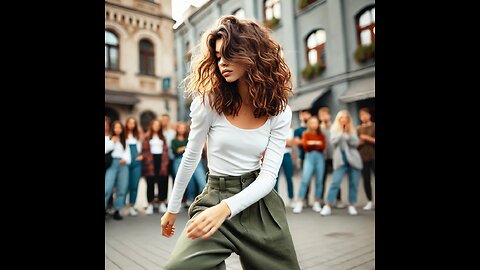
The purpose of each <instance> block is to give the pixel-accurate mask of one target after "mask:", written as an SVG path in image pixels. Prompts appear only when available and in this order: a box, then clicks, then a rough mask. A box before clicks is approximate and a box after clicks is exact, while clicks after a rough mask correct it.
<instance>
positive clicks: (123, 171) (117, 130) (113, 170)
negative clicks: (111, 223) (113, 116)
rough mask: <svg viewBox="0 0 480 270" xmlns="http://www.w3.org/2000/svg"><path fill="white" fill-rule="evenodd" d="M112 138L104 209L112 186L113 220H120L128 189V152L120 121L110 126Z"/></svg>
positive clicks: (106, 176) (123, 129) (106, 175)
mask: <svg viewBox="0 0 480 270" xmlns="http://www.w3.org/2000/svg"><path fill="white" fill-rule="evenodd" d="M112 129H113V136H112V138H111V141H112V142H113V143H114V148H113V152H112V165H110V167H109V168H108V169H107V172H106V173H105V209H106V208H107V203H108V199H109V198H110V196H111V195H112V191H113V186H115V187H116V189H115V190H116V191H115V192H116V193H115V201H114V203H113V207H114V208H115V213H114V214H113V218H114V219H115V220H121V219H122V216H121V214H120V211H121V210H122V208H123V207H124V206H125V194H126V193H127V188H128V165H129V164H130V160H131V159H130V150H129V147H128V144H126V140H125V128H124V127H123V125H122V123H121V122H120V121H115V122H113V124H112Z"/></svg>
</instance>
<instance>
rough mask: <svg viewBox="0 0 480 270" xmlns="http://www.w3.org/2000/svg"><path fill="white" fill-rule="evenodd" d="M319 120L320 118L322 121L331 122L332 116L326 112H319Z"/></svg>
mask: <svg viewBox="0 0 480 270" xmlns="http://www.w3.org/2000/svg"><path fill="white" fill-rule="evenodd" d="M318 118H320V120H321V121H324V122H330V114H329V113H328V112H326V111H320V112H318Z"/></svg>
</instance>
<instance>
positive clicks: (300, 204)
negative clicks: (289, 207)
mask: <svg viewBox="0 0 480 270" xmlns="http://www.w3.org/2000/svg"><path fill="white" fill-rule="evenodd" d="M302 210H303V202H297V204H295V208H293V213H294V214H299V213H301V212H302Z"/></svg>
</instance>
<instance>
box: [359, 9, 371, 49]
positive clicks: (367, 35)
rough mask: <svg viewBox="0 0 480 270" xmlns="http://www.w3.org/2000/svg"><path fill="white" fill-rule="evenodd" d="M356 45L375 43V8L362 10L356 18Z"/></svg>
mask: <svg viewBox="0 0 480 270" xmlns="http://www.w3.org/2000/svg"><path fill="white" fill-rule="evenodd" d="M356 24H357V38H358V39H357V40H358V45H370V44H374V43H375V6H368V7H366V8H364V9H363V10H362V11H360V12H359V14H358V15H357V16H356Z"/></svg>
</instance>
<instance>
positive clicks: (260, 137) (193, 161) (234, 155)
mask: <svg viewBox="0 0 480 270" xmlns="http://www.w3.org/2000/svg"><path fill="white" fill-rule="evenodd" d="M190 117H191V119H192V123H191V126H190V134H189V136H188V144H187V146H186V148H185V152H184V154H183V157H182V161H181V163H180V167H179V170H178V172H177V176H176V179H175V184H174V186H173V191H172V196H171V198H170V201H169V204H168V210H169V211H170V212H171V213H178V212H179V210H180V203H181V199H182V196H183V193H184V191H185V188H186V186H187V184H188V181H189V180H190V178H191V176H192V174H193V171H194V170H195V168H196V167H197V165H198V162H199V161H200V158H201V154H202V150H203V146H204V144H205V141H206V140H207V138H208V147H207V159H208V168H209V171H210V174H211V175H218V176H226V175H231V176H239V175H242V174H245V173H247V172H250V171H253V170H256V169H260V173H259V175H258V177H257V179H256V180H255V181H254V182H253V183H252V184H250V185H249V186H248V187H247V188H245V189H244V190H242V191H241V192H239V193H238V194H236V195H234V196H232V197H230V198H227V199H225V200H223V201H225V203H226V204H227V205H228V207H229V208H230V210H231V215H230V217H229V218H232V217H234V216H235V215H237V214H238V213H239V212H241V211H243V210H244V209H245V208H247V207H249V206H250V205H252V204H253V203H255V202H257V201H258V200H260V199H261V198H263V197H265V196H266V195H267V194H268V193H269V192H270V191H272V189H273V187H274V186H275V181H276V177H277V174H278V171H279V168H280V165H281V163H282V159H283V154H284V152H285V144H286V139H287V137H288V134H289V132H290V123H291V120H292V111H291V109H290V107H289V106H288V105H287V107H286V109H285V110H284V111H283V112H281V113H280V114H279V115H276V116H271V117H269V118H268V120H267V121H266V122H265V124H264V125H262V126H261V127H259V128H256V129H241V128H238V127H236V126H234V125H233V124H231V123H230V122H229V121H228V120H227V118H226V117H225V115H223V114H218V113H217V112H216V111H212V110H211V108H210V105H209V101H208V99H207V98H206V99H205V103H204V104H202V103H201V98H200V97H196V98H195V99H194V100H193V102H192V105H191V106H190ZM263 152H265V154H264V159H263V164H262V163H261V156H262V153H263Z"/></svg>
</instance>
